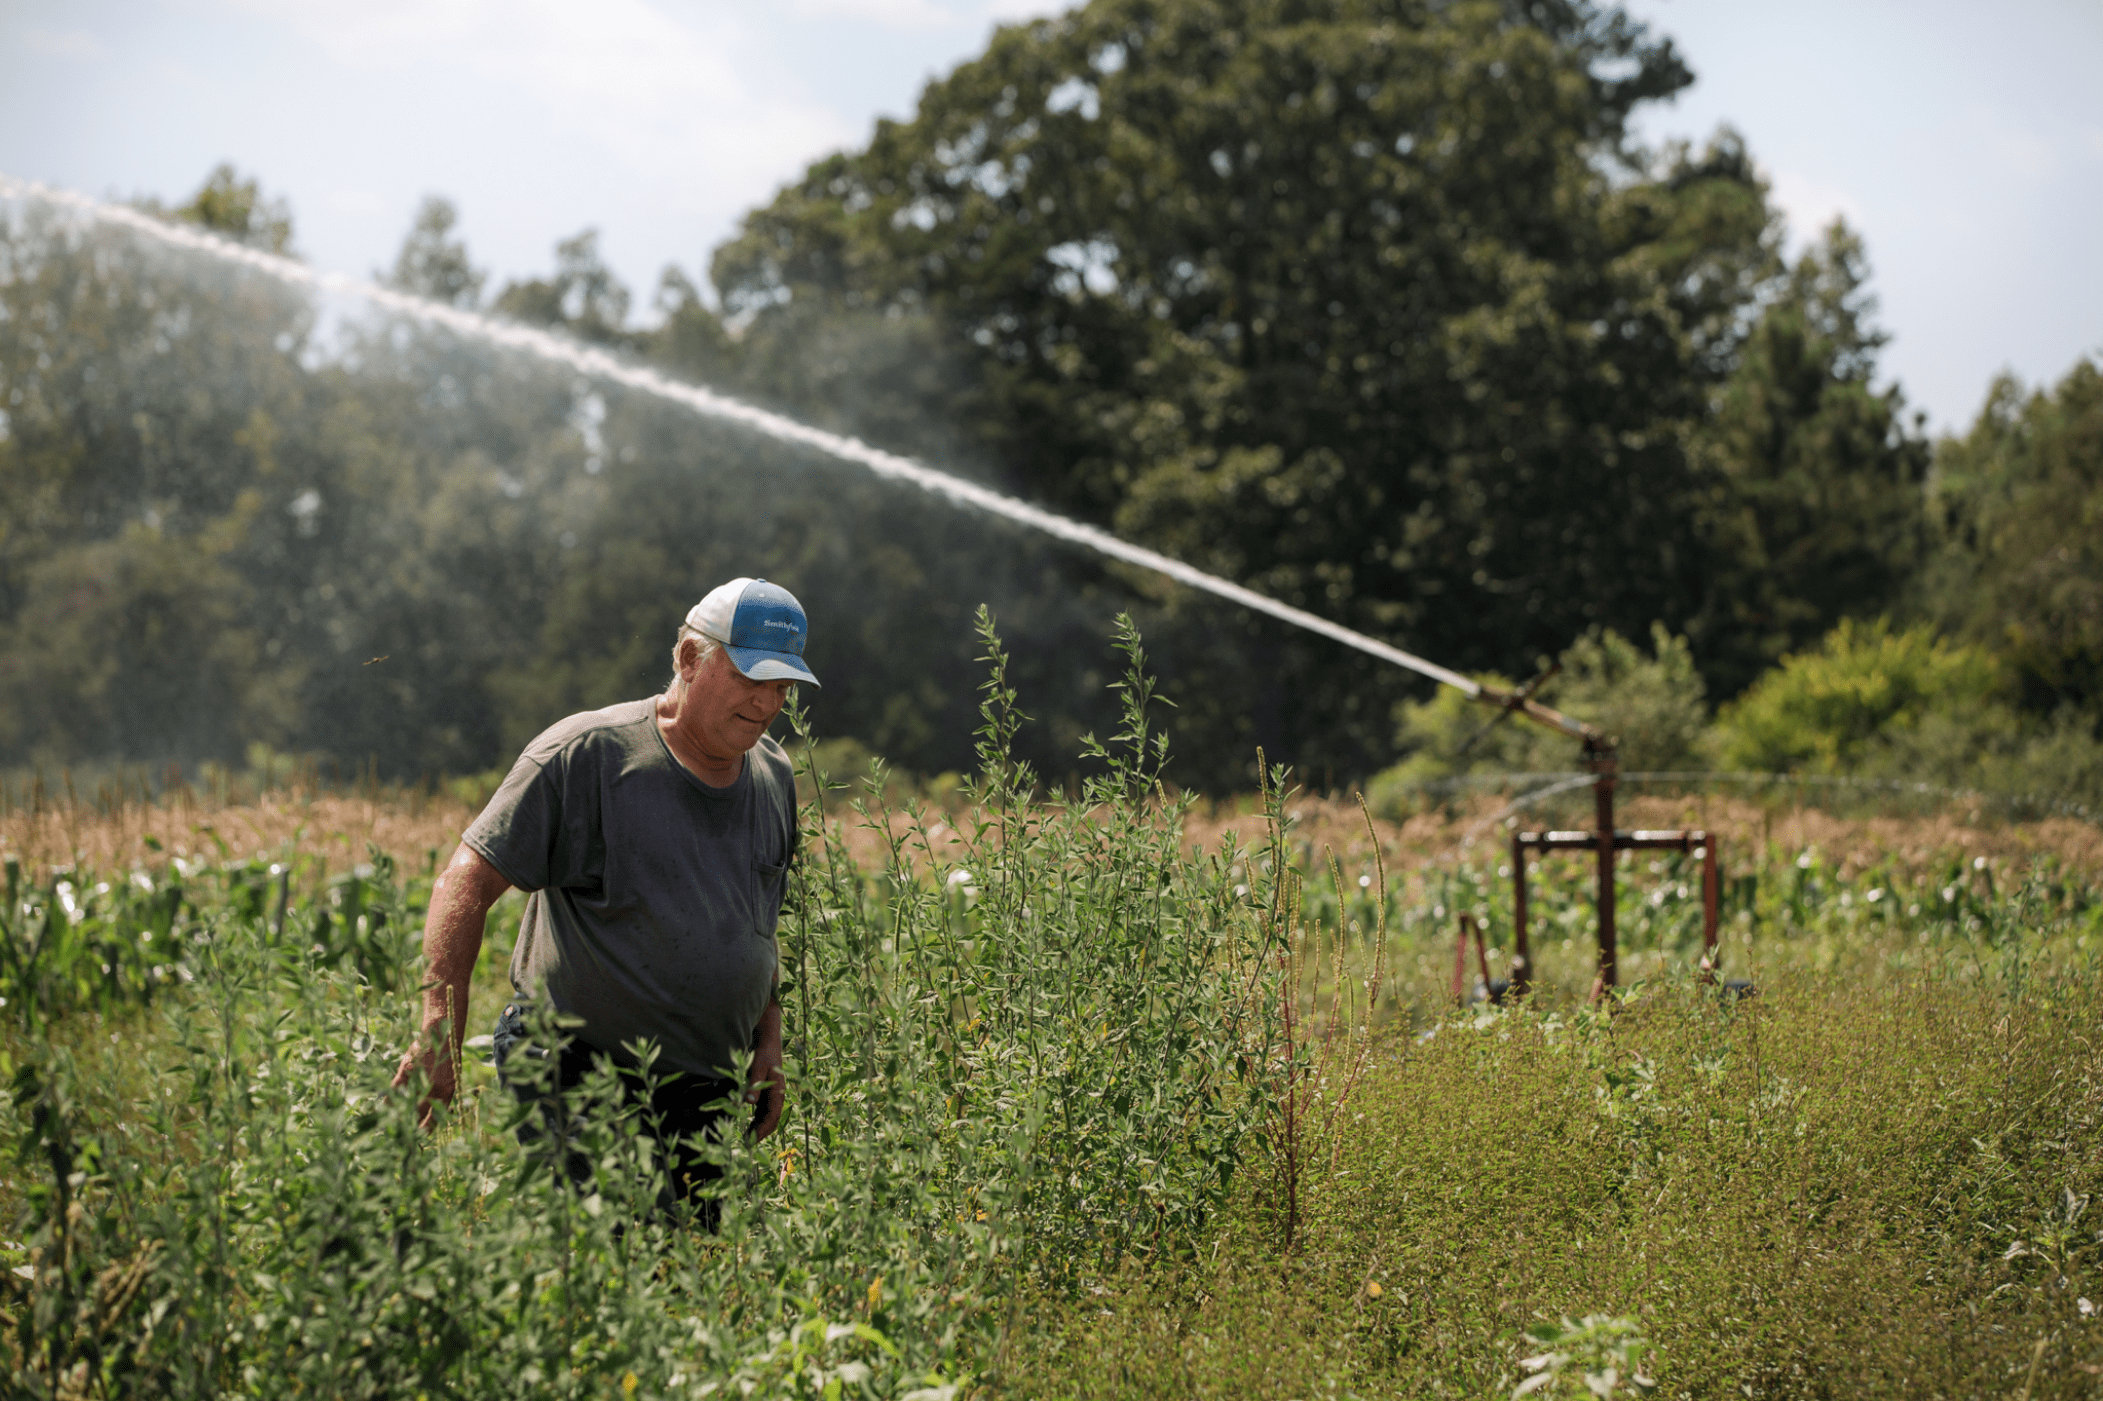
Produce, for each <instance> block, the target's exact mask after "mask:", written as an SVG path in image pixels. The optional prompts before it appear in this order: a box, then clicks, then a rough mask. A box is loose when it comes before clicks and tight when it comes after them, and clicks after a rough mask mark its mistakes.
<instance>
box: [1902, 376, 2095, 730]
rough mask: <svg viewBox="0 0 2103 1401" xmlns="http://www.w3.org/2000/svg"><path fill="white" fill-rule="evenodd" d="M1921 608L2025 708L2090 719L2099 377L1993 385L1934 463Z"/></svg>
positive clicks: (2008, 379)
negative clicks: (1987, 651) (1969, 648)
mask: <svg viewBox="0 0 2103 1401" xmlns="http://www.w3.org/2000/svg"><path fill="white" fill-rule="evenodd" d="M1932 487H1933V490H1932V494H1931V503H1932V506H1933V514H1934V516H1935V519H1936V523H1937V526H1938V537H1937V550H1936V557H1935V559H1934V561H1933V564H1932V566H1931V568H1930V570H1929V572H1928V588H1927V593H1928V600H1929V606H1930V608H1931V610H1932V611H1933V612H1934V614H1935V615H1936V616H1937V617H1939V618H1940V619H1941V620H1942V621H1943V622H1944V623H1945V624H1946V625H1948V626H1950V627H1952V628H1953V629H1955V630H1957V631H1959V632H1961V633H1963V634H1964V635H1967V636H1969V637H1970V638H1972V639H1975V640H1976V641H1978V642H1980V643H1983V644H1984V645H1986V646H1988V647H1990V648H1992V649H1993V650H1995V651H1996V652H1998V653H1999V654H2001V656H2002V657H2004V658H2005V659H2006V660H2007V662H2008V663H2009V664H2010V665H2011V667H2012V668H2013V669H2014V671H2015V674H2016V676H2017V678H2018V680H2019V682H2020V684H2021V686H2022V688H2023V692H2024V696H2025V699H2026V701H2027V702H2028V703H2029V704H2030V705H2031V706H2032V707H2034V708H2038V709H2052V708H2055V707H2059V706H2069V707H2075V708H2079V709H2081V710H2084V711H2085V712H2086V714H2087V721H2086V723H2087V724H2089V725H2090V726H2093V725H2094V724H2095V723H2096V719H2097V715H2098V713H2099V712H2103V369H2099V368H2098V367H2097V364H2096V362H2095V361H2094V360H2093V359H2084V360H2082V361H2080V362H2079V363H2077V364H2076V365H2075V366H2074V368H2073V369H2072V370H2070V371H2068V372H2067V374H2066V376H2065V377H2064V378H2063V379H2061V380H2060V382H2059V383H2058V384H2057V385H2055V386H2053V387H2052V388H2051V389H2049V390H2046V389H2038V390H2035V391H2033V392H2031V393H2028V394H2025V393H2024V392H2023V389H2022V386H2021V385H2020V384H2018V383H2017V382H2016V381H2015V380H2014V379H2013V378H2012V377H2009V376H2005V375H2004V376H2002V377H2001V378H2000V379H1999V380H1997V381H1995V383H1994V385H1993V388H1992V390H1991V391H1990V392H1989V393H1988V395H1987V399H1986V404H1985V407H1984V408H1982V409H1981V410H1980V412H1979V417H1978V419H1977V420H1976V421H1975V422H1974V423H1973V425H1972V428H1971V431H1970V432H1968V433H1966V434H1965V435H1964V436H1963V437H1961V438H1950V439H1946V440H1944V441H1943V442H1942V443H1941V444H1940V445H1939V446H1938V448H1937V450H1936V454H1935V471H1934V478H1933V483H1932Z"/></svg>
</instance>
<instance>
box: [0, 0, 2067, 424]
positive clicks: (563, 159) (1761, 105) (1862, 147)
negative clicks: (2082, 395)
mask: <svg viewBox="0 0 2103 1401" xmlns="http://www.w3.org/2000/svg"><path fill="white" fill-rule="evenodd" d="M1055 8H1057V6H1055V5H1050V4H1043V3H1036V0H774V3H771V4H752V3H728V0H683V3H682V2H681V0H593V2H592V3H590V4H579V3H562V2H561V0H309V3H298V2H297V0H130V2H129V3H124V4H117V3H108V0H63V2H62V0H0V172H5V173H7V174H10V175H14V176H18V177H24V178H28V179H32V180H39V181H44V182H47V183H51V184H58V185H65V186H68V187H70V188H73V189H77V190H81V191H84V192H86V193H89V194H95V195H104V196H118V197H132V196H136V195H155V196H159V197H160V198H162V199H166V200H176V199H180V198H182V197H185V196H187V195H188V194H189V193H190V192H191V191H193V190H194V189H195V188H196V187H197V185H198V184H199V183H200V182H201V181H202V180H203V178H204V176H205V174H206V173H207V172H208V171H209V170H210V169H211V167H212V166H213V165H215V164H216V163H218V162H220V161H222V160H231V161H233V162H234V163H235V165H236V166H237V167H239V168H240V169H241V170H242V171H243V172H244V173H246V174H251V175H255V176H258V177H260V178H261V180H262V181H263V184H264V187H265V188H266V189H267V190H269V191H271V192H273V193H276V194H281V195H283V196H285V197H286V198H287V199H288V200H289V201H290V203H291V205H292V209H293V214H294V218H295V221H296V230H297V232H296V247H297V251H298V252H300V254H301V255H302V256H304V257H306V258H307V259H308V260H309V261H311V262H313V263H314V264H316V265H317V266H320V267H322V268H325V269H330V270H334V271H342V272H350V273H357V274H369V273H371V272H373V271H374V270H375V269H378V268H381V267H384V266H386V265H388V264H389V263H391V262H392V260H393V256H394V252H395V250H396V248H397V247H399V245H400V243H401V239H402V235H403V233H404V232H405V231H406V229H407V227H408V224H409V220H410V217H411V215H412V213H413V211H414V210H415V207H416V205H417V203H418V201H419V200H420V199H421V198H422V197H423V196H424V195H425V194H427V193H439V194H444V195H447V196H449V197H450V198H452V199H453V201H454V202H455V203H456V204H457V205H458V206H459V208H460V211H461V215H462V232H463V233H464V235H465V237H466V238H467V240H468V243H469V246H470V248H471V250H472V253H473V255H474V257H475V259H476V261H477V262H478V263H480V264H481V265H483V266H486V267H489V268H490V269H492V271H493V273H494V277H493V279H492V286H494V285H497V284H500V283H501V282H502V280H503V279H504V278H506V277H512V276H520V275H526V274H533V273H540V272H544V271H546V270H547V269H548V268H549V267H550V266H551V265H552V263H553V253H552V248H553V244H554V242H555V241H556V240H557V239H559V238H564V237H567V236H569V235H571V234H573V233H575V232H577V231H578V230H579V229H581V228H584V227H586V226H595V227H597V228H598V229H599V230H600V232H601V246H602V248H603V249H604V251H605V253H606V255H607V256H608V258H609V260H610V261H611V262H612V263H613V265H614V266H615V268H616V269H617V270H618V271H619V272H620V273H621V275H622V276H623V278H624V279H625V280H626V281H627V282H628V283H629V284H630V286H631V287H632V288H633V289H634V291H635V293H636V296H637V300H638V304H639V306H640V305H641V304H643V303H646V302H647V299H648V297H649V294H650V292H651V290H652V289H653V288H654V287H655V285H656V282H657V275H658V273H659V271H660V270H661V269H662V268H663V267H664V265H665V264H666V263H668V262H670V263H677V264H679V265H680V266H681V267H683V268H685V269H686V270H687V271H688V272H689V273H690V274H699V273H702V272H705V270H706V265H707V259H708V255H709V252H710V250H711V249H713V248H714V247H715V246H716V244H718V243H720V242H721V241H722V240H723V239H724V238H725V237H727V236H728V235H729V233H730V232H731V230H732V228H733V227H734V225H735V223H736V221H737V219H738V217H739V216H740V215H741V214H742V213H743V212H744V211H746V210H748V209H750V208H751V207H752V206H754V205H755V204H759V203H762V202H764V201H765V200H766V199H768V198H769V197H770V195H771V194H772V193H773V191H774V190H775V189H777V188H778V187H779V186H780V185H781V184H782V183H783V182H785V181H787V180H790V179H792V178H793V177H794V176H795V175H796V174H797V173H798V172H799V171H800V170H801V169H802V167H803V166H804V165H805V164H806V163H808V162H809V161H810V160H812V159H814V158H816V157H818V156H820V155H823V154H825V153H826V152H828V151H831V150H836V149H839V148H841V147H845V146H855V145H859V144H861V143H862V142H864V141H865V140H866V139H867V137H868V135H869V132H870V130H871V127H872V124H873V122H874V121H875V119H876V118H877V117H878V116H879V115H891V116H904V115H907V114H908V113H909V112H910V111H911V108H912V105H913V102H914V100H915V98H916V96H917V94H918V92H919V90H920V88H921V85H922V84H923V83H924V82H925V81H926V80H927V79H928V78H929V77H930V76H932V75H934V74H936V73H938V72H942V71H946V70H947V69H948V68H950V67H951V66H953V65H954V64H955V63H957V62H958V61H960V60H962V59H964V58H967V57H969V56H971V55H972V54H974V53H976V52H978V51H979V50H981V49H982V48H983V47H984V44H985V41H986V39H987V37H988V36H989V34H990V33H991V31H992V27H993V25H994V24H995V23H996V22H997V21H999V20H1002V19H1013V18H1018V17H1022V16H1027V15H1032V14H1040V13H1048V12H1050V11H1052V10H1053V9H1055ZM1631 8H1632V10H1633V11H1634V12H1635V13H1636V14H1637V15H1638V16H1639V17H1640V18H1643V19H1646V20H1649V21H1651V22H1653V23H1654V24H1656V25H1657V26H1659V27H1661V28H1662V29H1664V30H1665V31H1666V32H1668V33H1670V34H1672V35H1673V36H1674V37H1675V38H1677V39H1678V40H1679V42H1680V46H1681V49H1682V51H1683V52H1684V53H1685V54H1686V56H1687V58H1688V61H1689V62H1690V64H1691V65H1692V67H1693V68H1694V71H1695V73H1696V76H1697V83H1696V86H1695V87H1694V88H1693V89H1691V90H1690V91H1689V92H1688V93H1686V94H1685V95H1683V96H1682V97H1681V98H1680V100H1679V101H1678V102H1677V103H1676V104H1675V105H1673V106H1671V107H1668V108H1663V109H1660V110H1659V111H1657V112H1656V113H1655V114H1654V115H1653V116H1652V117H1651V118H1650V119H1649V120H1648V122H1647V124H1646V126H1645V128H1644V130H1645V133H1646V135H1647V136H1648V137H1650V138H1651V139H1661V138H1663V137H1666V136H1686V137H1691V138H1695V139H1699V138H1701V137H1703V136H1706V135H1707V134H1708V133H1709V132H1711V131H1713V130H1714V129H1715V127H1716V125H1717V124H1718V123H1719V122H1724V121H1728V122H1730V123H1731V124H1733V125H1735V126H1736V127H1737V128H1738V129H1739V130H1741V131H1742V132H1744V133H1745V136H1746V138H1747V140H1748V142H1749V144H1750V146H1751V148H1752V150H1753V152H1754V154H1755V156H1756V157H1757V158H1758V159H1759V160H1760V161H1761V162H1762V164H1763V165H1764V166H1765V167H1766V169H1767V170H1768V172H1769V175H1770V178H1771V180H1772V182H1773V185H1774V189H1775V193H1776V197H1777V199H1778V200H1779V201H1780V202H1781V204H1782V205H1783V207H1784V208H1785V209H1786V210H1787V211H1788V212H1789V214H1790V216H1791V218H1792V225H1793V232H1794V233H1796V234H1797V235H1798V236H1799V237H1801V236H1802V235H1803V234H1805V233H1807V232H1808V231H1810V230H1812V229H1814V228H1815V227H1817V226H1818V225H1820V224H1822V223H1823V222H1824V221H1825V220H1827V219H1829V218H1831V217H1832V216H1833V215H1834V214H1835V213H1840V214H1844V215H1845V216H1846V217H1847V218H1848V219H1849V221H1850V222H1852V223H1854V224H1855V225H1856V226H1857V227H1858V228H1859V229H1860V230H1861V231H1862V232H1863V234H1864V236H1865V237H1866V239H1867V240H1868V244H1869V252H1870V257H1871V261H1872V265H1873V268H1874V272H1875V283H1874V286H1875V289H1876V291H1877V292H1878V294H1879V296H1880V298H1881V301H1882V314H1881V320H1882V323H1883V325H1884V326H1885V328H1886V329H1887V330H1889V331H1890V332H1891V333H1892V336H1893V341H1892V344H1891V346H1890V347H1889V348H1888V349H1887V351H1886V352H1885V356H1884V360H1883V366H1884V371H1885V374H1886V376H1887V377H1892V376H1895V377H1896V378H1897V379H1898V380H1900V381H1901V383H1902V384H1903V386H1904V388H1905V390H1906V393H1907V396H1908V398H1909V399H1910V400H1911V401H1912V402H1913V403H1914V404H1915V405H1916V406H1918V407H1922V408H1925V409H1926V410H1928V412H1929V414H1930V418H1931V421H1932V422H1933V423H1934V424H1935V425H1936V426H1937V427H1941V428H1948V427H1957V426H1962V425H1963V424H1965V423H1968V422H1969V420H1970V418H1971V417H1972V415H1973V414H1974V413H1975V412H1976V411H1977V408H1978V405H1979V402H1980V400H1981V398H1982V397H1983V395H1984V393H1985V390H1986V385H1987V382H1988V380H1989V379H1990V378H1991V376H1992V375H1993V374H1994V373H1995V372H1996V371H1998V370H2001V369H2003V368H2007V369H2012V370H2014V371H2015V372H2016V373H2017V374H2018V375H2020V376H2022V377H2023V378H2024V379H2025V381H2027V382H2029V383H2032V384H2035V383H2037V382H2039V381H2049V380H2055V379H2057V378H2058V377H2059V376H2060V375H2061V374H2063V373H2065V371H2066V370H2067V369H2068V368H2069V367H2070V366H2071V365H2072V364H2073V362H2074V360H2075V359H2076V358H2077V357H2079V356H2081V355H2083V354H2094V353H2103V259H2099V258H2098V257H2097V256H2096V254H2095V249H2096V247H2098V246H2103V82H2098V81H2097V80H2096V78H2095V73H2096V71H2097V70H2098V67H2099V64H2103V4H2097V3H2094V0H2003V3H2001V4H1998V5H1994V6H1991V7H1989V6H1983V5H1978V4H1976V3H1974V4H1962V5H1960V4H1954V3H1928V2H1926V0H1912V3H1895V2H1892V3H1887V2H1886V0H1824V2H1823V3H1810V2H1809V0H1768V3H1765V4H1760V5H1752V4H1747V3H1743V0H1634V3H1633V4H1632V5H1631Z"/></svg>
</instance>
